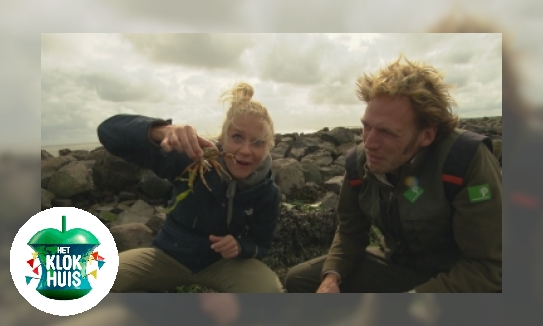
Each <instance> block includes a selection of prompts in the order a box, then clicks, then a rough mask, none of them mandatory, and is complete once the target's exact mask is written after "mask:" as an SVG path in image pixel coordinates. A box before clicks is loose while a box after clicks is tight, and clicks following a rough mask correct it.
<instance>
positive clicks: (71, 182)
mask: <svg viewBox="0 0 543 326" xmlns="http://www.w3.org/2000/svg"><path fill="white" fill-rule="evenodd" d="M92 188H93V182H92V176H91V173H90V170H89V169H87V167H86V166H85V164H84V163H82V162H71V163H70V164H68V165H65V166H63V167H62V168H60V169H59V170H58V171H57V172H55V173H54V174H53V175H52V176H51V180H50V181H49V183H48V184H47V190H49V191H50V192H52V193H54V194H55V196H56V197H59V198H70V197H72V196H75V195H78V194H81V193H84V192H87V191H90V190H92Z"/></svg>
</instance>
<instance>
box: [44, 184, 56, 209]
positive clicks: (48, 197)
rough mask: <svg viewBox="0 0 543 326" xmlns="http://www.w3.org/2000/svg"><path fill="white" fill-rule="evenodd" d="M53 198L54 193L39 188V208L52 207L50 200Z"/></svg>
mask: <svg viewBox="0 0 543 326" xmlns="http://www.w3.org/2000/svg"><path fill="white" fill-rule="evenodd" d="M54 199H55V194H53V193H52V192H50V191H47V190H45V189H42V190H41V210H42V211H43V210H45V209H49V208H51V207H53V205H52V203H51V202H52V201H53V200H54Z"/></svg>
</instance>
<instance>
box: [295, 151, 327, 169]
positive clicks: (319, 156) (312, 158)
mask: <svg viewBox="0 0 543 326" xmlns="http://www.w3.org/2000/svg"><path fill="white" fill-rule="evenodd" d="M333 161H334V159H333V158H332V154H331V153H330V151H327V150H322V149H319V150H317V151H316V152H314V153H311V154H309V155H306V156H304V158H302V160H301V162H311V163H313V164H314V165H317V166H319V167H321V166H327V165H330V164H331V163H332V162H333Z"/></svg>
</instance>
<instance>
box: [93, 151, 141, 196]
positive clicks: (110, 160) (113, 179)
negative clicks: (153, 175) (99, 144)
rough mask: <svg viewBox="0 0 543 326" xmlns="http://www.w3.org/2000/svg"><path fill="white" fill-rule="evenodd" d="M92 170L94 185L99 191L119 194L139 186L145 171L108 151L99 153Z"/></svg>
mask: <svg viewBox="0 0 543 326" xmlns="http://www.w3.org/2000/svg"><path fill="white" fill-rule="evenodd" d="M95 161H96V162H95V164H94V167H93V169H92V177H93V180H94V183H95V184H96V186H97V187H98V188H99V189H102V190H112V191H114V192H115V193H118V192H120V191H122V190H126V189H127V188H130V187H135V186H137V184H138V182H139V180H140V179H141V177H142V176H143V175H144V174H145V172H146V171H145V170H144V169H141V168H139V167H138V166H136V165H134V164H130V163H127V162H125V161H124V160H122V159H121V158H119V157H116V156H113V155H111V154H109V153H108V152H107V151H98V152H97V157H96V159H95Z"/></svg>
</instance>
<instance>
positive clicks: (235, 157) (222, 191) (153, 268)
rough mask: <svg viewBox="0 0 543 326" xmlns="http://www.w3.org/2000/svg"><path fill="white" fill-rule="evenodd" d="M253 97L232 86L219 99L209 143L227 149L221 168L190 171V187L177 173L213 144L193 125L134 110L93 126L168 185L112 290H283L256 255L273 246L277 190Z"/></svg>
mask: <svg viewBox="0 0 543 326" xmlns="http://www.w3.org/2000/svg"><path fill="white" fill-rule="evenodd" d="M252 95H253V88H252V87H251V86H250V85H248V84H246V83H240V84H238V85H237V86H235V87H234V88H233V89H231V90H230V91H227V92H225V93H224V94H223V95H222V96H221V100H222V101H223V103H227V104H228V105H229V109H228V111H227V114H226V119H225V121H224V124H223V126H222V131H221V134H220V136H219V139H218V142H217V148H218V150H219V152H224V153H226V155H225V156H224V158H223V157H222V156H218V157H217V161H218V162H219V164H220V167H219V166H217V167H215V166H211V165H209V166H208V168H209V170H210V172H207V173H200V170H199V169H196V170H195V171H194V173H195V178H194V183H193V185H192V186H189V182H188V181H187V178H188V176H189V175H190V173H187V174H185V175H183V178H179V179H178V177H179V176H180V175H181V174H182V173H183V172H184V171H185V169H186V168H187V167H188V166H189V165H191V163H193V162H194V160H198V159H200V158H202V156H203V155H204V149H205V148H207V147H215V144H214V143H212V142H210V141H208V140H205V139H203V138H201V137H200V136H198V134H197V133H196V130H195V129H194V128H193V127H191V126H188V125H172V124H171V121H165V120H160V119H152V118H148V117H143V116H135V115H116V116H113V117H111V118H109V119H107V120H106V121H104V122H103V123H102V124H101V125H100V126H99V127H98V138H99V139H100V142H101V143H102V144H103V145H104V147H105V148H106V149H107V150H108V151H109V152H110V153H112V154H113V155H116V156H119V157H121V158H123V159H124V160H126V161H127V162H130V163H134V164H136V165H138V166H140V167H143V168H147V169H151V170H152V171H153V172H154V173H155V174H156V175H157V176H159V177H162V178H166V179H168V180H169V181H170V182H172V183H173V200H172V201H171V205H170V206H169V207H168V210H167V211H169V213H168V214H167V217H166V222H165V223H164V226H163V227H162V229H161V230H160V231H159V233H158V234H157V236H156V237H155V239H154V241H153V247H152V248H139V249H133V250H128V251H125V252H122V253H120V255H119V271H118V273H117V278H116V280H115V284H114V285H113V288H112V290H111V291H112V292H127V291H130V292H134V291H141V290H144V291H162V290H167V289H172V288H174V287H176V286H179V285H188V284H200V285H203V286H206V287H209V288H212V289H214V290H216V291H218V292H236V293H237V292H281V291H282V289H281V285H280V283H279V281H278V279H277V276H276V275H275V273H274V272H273V271H272V270H271V269H269V268H268V267H267V266H266V265H264V264H263V263H262V262H261V261H260V259H261V258H262V257H264V256H265V255H266V253H267V252H268V250H269V249H270V246H271V241H272V237H273V234H274V231H275V226H276V222H277V217H278V214H279V202H280V194H279V190H278V188H277V186H276V185H275V183H274V181H273V179H272V174H271V156H270V153H269V152H270V149H271V148H272V147H273V145H274V129H273V122H272V120H271V118H270V116H269V114H268V111H267V109H266V108H265V107H264V106H263V105H262V104H260V103H259V102H256V101H253V100H251V98H252ZM221 167H222V169H221ZM218 170H224V171H225V172H226V173H227V175H226V174H225V173H221V172H220V171H218ZM204 171H205V170H204ZM191 173H192V172H191ZM202 178H204V179H202ZM203 181H205V183H206V184H204V182H203ZM189 190H190V191H189ZM180 194H183V195H186V196H179V198H177V197H178V195H180ZM176 198H177V199H176ZM181 198H182V199H181Z"/></svg>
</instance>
